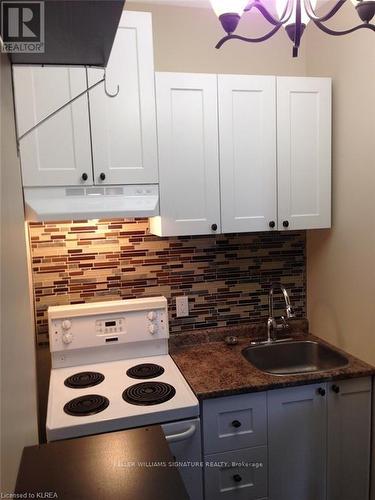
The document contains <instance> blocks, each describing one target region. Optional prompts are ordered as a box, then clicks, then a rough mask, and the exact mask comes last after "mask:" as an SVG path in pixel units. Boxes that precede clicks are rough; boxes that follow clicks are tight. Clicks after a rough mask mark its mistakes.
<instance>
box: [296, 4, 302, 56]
mask: <svg viewBox="0 0 375 500" xmlns="http://www.w3.org/2000/svg"><path fill="white" fill-rule="evenodd" d="M301 23H302V17H301V0H296V31H295V34H294V52H295V53H296V54H297V53H298V49H299V46H300V43H301V36H302V32H301Z"/></svg>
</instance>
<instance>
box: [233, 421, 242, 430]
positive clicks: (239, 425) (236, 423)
mask: <svg viewBox="0 0 375 500" xmlns="http://www.w3.org/2000/svg"><path fill="white" fill-rule="evenodd" d="M232 425H233V427H235V428H236V429H238V427H241V425H242V424H241V422H240V421H239V420H233V422H232Z"/></svg>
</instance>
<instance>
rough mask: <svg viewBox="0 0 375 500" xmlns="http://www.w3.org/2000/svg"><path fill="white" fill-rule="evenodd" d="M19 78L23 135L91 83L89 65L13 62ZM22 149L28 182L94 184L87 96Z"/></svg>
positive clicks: (26, 140) (18, 107)
mask: <svg viewBox="0 0 375 500" xmlns="http://www.w3.org/2000/svg"><path fill="white" fill-rule="evenodd" d="M13 80H14V91H15V107H16V116H17V128H18V137H20V136H22V135H23V134H24V133H25V132H27V131H28V130H30V129H31V128H32V127H33V126H34V125H36V124H37V123H38V122H40V121H41V120H43V119H44V118H46V117H47V116H48V115H49V114H50V113H53V112H54V111H56V110H57V109H58V108H59V107H61V106H63V105H64V104H66V103H67V102H68V101H70V100H71V99H72V98H73V97H76V96H77V95H78V94H79V93H81V92H83V91H84V90H85V89H86V84H87V81H86V71H85V69H84V68H67V67H53V66H49V67H42V66H13ZM19 147H20V155H21V165H22V180H23V185H24V186H62V185H65V186H69V185H80V184H82V185H86V184H92V180H93V179H92V162H91V145H90V126H89V113H88V102H87V95H83V96H82V97H80V98H79V99H77V100H76V101H74V102H73V103H72V104H70V105H69V106H67V107H65V108H63V109H61V110H60V111H59V112H58V113H56V114H55V115H54V116H52V117H51V118H49V119H48V120H46V121H45V122H44V123H42V124H41V125H39V126H38V127H37V128H36V129H34V130H33V131H32V132H30V133H29V134H27V135H26V136H25V137H23V138H21V139H20V141H19ZM83 174H86V175H83ZM82 175H83V178H82ZM86 176H87V179H86V181H84V180H83V179H85V178H86Z"/></svg>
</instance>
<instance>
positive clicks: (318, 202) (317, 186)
mask: <svg viewBox="0 0 375 500" xmlns="http://www.w3.org/2000/svg"><path fill="white" fill-rule="evenodd" d="M277 134H278V136H277V156H278V160H277V162H278V221H279V224H278V228H279V229H286V228H288V229H315V228H324V227H330V226H331V79H330V78H296V77H278V78H277Z"/></svg>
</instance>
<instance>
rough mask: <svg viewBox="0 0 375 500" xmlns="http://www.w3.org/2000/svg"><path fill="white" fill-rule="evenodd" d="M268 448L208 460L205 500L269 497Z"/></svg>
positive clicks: (215, 455) (248, 499)
mask: <svg viewBox="0 0 375 500" xmlns="http://www.w3.org/2000/svg"><path fill="white" fill-rule="evenodd" d="M267 477H268V473H267V447H266V446H259V447H257V448H245V449H242V450H236V451H229V452H226V453H216V454H214V455H207V456H206V457H205V493H206V496H205V498H206V500H219V499H227V500H245V499H246V500H261V499H264V498H265V497H267Z"/></svg>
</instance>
